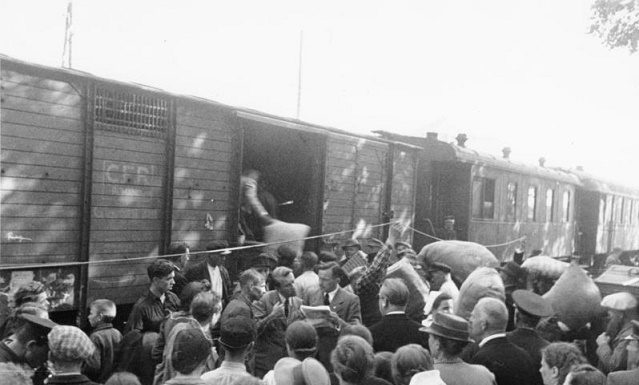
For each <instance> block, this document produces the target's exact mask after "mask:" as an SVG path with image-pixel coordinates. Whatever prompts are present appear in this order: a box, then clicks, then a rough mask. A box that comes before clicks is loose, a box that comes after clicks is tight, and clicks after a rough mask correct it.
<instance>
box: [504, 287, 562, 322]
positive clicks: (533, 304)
mask: <svg viewBox="0 0 639 385" xmlns="http://www.w3.org/2000/svg"><path fill="white" fill-rule="evenodd" d="M512 298H513V302H514V303H515V323H516V324H517V325H518V326H523V327H529V328H535V327H536V326H537V324H538V323H539V320H540V319H541V318H543V317H550V316H551V315H552V314H553V310H552V305H551V304H550V303H549V302H548V301H547V300H546V299H544V298H543V297H542V296H540V295H539V294H535V293H533V292H532V291H528V290H515V291H514V292H513V293H512Z"/></svg>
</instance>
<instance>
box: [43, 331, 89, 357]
mask: <svg viewBox="0 0 639 385" xmlns="http://www.w3.org/2000/svg"><path fill="white" fill-rule="evenodd" d="M48 338H49V351H50V352H51V354H52V355H53V356H54V357H56V358H58V359H60V360H64V361H83V360H86V359H87V358H89V357H91V355H92V354H93V352H94V351H95V345H94V344H93V342H92V341H91V340H90V339H89V337H88V336H87V335H86V334H84V332H83V331H82V330H80V329H78V328H77V327H75V326H63V325H58V326H56V327H54V328H53V329H51V331H50V332H49V335H48Z"/></svg>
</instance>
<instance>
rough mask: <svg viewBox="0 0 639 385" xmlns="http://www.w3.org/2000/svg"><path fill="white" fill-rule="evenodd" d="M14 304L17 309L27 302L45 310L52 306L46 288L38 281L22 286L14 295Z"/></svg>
mask: <svg viewBox="0 0 639 385" xmlns="http://www.w3.org/2000/svg"><path fill="white" fill-rule="evenodd" d="M13 302H14V304H15V307H19V306H21V305H22V304H24V303H26V302H33V303H37V304H38V306H40V307H42V308H43V309H45V310H49V305H50V303H49V295H48V294H47V291H46V288H45V286H44V285H43V284H42V283H40V282H38V281H31V282H29V283H27V284H24V285H22V286H20V287H19V288H18V291H16V293H15V294H14V295H13Z"/></svg>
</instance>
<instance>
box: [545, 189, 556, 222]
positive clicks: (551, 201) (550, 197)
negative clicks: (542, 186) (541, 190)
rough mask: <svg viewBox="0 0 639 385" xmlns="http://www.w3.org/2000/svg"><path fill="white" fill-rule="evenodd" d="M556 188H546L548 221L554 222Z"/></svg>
mask: <svg viewBox="0 0 639 385" xmlns="http://www.w3.org/2000/svg"><path fill="white" fill-rule="evenodd" d="M554 212H555V190H553V189H551V188H549V189H548V190H546V222H554V220H555V216H554Z"/></svg>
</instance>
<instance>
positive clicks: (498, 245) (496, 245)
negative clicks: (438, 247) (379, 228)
mask: <svg viewBox="0 0 639 385" xmlns="http://www.w3.org/2000/svg"><path fill="white" fill-rule="evenodd" d="M408 228H409V229H410V230H412V231H414V232H416V233H417V234H420V235H424V236H426V237H429V238H432V239H434V240H436V241H443V239H441V238H437V237H436V236H434V235H430V234H426V233H424V232H422V231H419V230H417V229H415V228H414V227H410V226H408ZM526 238H527V237H526V236H525V235H524V236H522V237H519V238H517V239H513V240H512V241H508V242H504V243H497V244H494V245H483V246H484V247H486V248H489V247H500V246H507V245H510V244H512V243H517V242H521V241H523V240H524V239H526Z"/></svg>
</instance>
